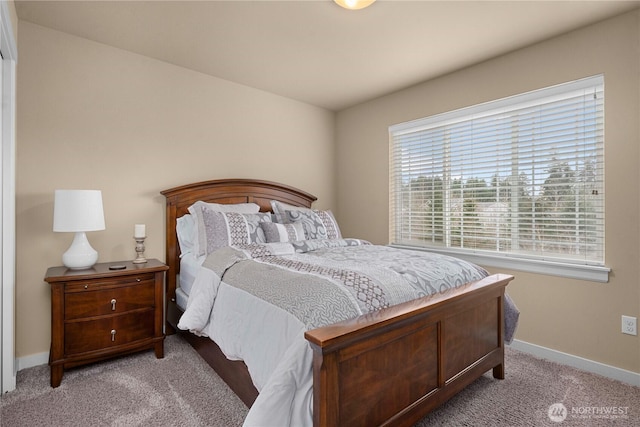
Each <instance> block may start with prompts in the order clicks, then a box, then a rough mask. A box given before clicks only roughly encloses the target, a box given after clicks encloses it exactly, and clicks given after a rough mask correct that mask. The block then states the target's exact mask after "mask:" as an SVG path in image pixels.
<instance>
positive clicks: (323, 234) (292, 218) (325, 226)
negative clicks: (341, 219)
mask: <svg viewBox="0 0 640 427" xmlns="http://www.w3.org/2000/svg"><path fill="white" fill-rule="evenodd" d="M286 213H287V220H288V221H289V222H300V223H302V228H303V229H304V235H305V238H306V239H307V240H314V239H341V238H342V234H341V233H340V227H338V223H337V222H336V219H335V217H334V216H333V213H332V212H331V211H318V210H315V209H309V210H304V211H302V210H300V211H286Z"/></svg>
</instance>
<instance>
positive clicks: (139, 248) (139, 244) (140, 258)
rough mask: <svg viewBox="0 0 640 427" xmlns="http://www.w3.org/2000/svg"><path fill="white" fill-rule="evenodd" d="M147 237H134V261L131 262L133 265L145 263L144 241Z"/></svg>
mask: <svg viewBox="0 0 640 427" xmlns="http://www.w3.org/2000/svg"><path fill="white" fill-rule="evenodd" d="M146 238H147V237H146V236H145V237H134V238H133V239H134V240H135V241H136V254H137V256H136V259H134V260H133V263H134V264H144V263H145V262H147V259H146V258H145V257H144V239H146Z"/></svg>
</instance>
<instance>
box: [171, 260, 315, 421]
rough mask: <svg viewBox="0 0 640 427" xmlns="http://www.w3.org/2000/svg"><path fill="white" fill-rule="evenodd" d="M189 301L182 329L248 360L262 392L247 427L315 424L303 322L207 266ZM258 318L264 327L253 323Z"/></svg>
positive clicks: (233, 357)
mask: <svg viewBox="0 0 640 427" xmlns="http://www.w3.org/2000/svg"><path fill="white" fill-rule="evenodd" d="M212 283H214V284H215V283H217V285H216V286H212ZM209 302H213V309H212V310H211V312H208V311H207V309H206V307H207V306H209V307H210V305H209ZM188 304H189V307H190V311H189V312H188V313H189V314H188V315H183V316H182V318H181V319H180V323H179V325H178V326H179V327H180V329H188V330H190V331H191V332H193V333H195V334H197V335H204V336H208V337H209V338H211V339H212V340H213V341H215V342H216V343H217V344H218V346H219V347H220V349H221V350H222V352H223V353H224V354H225V356H227V358H229V359H231V360H243V361H244V363H245V364H246V365H247V368H248V369H249V373H250V375H251V379H252V381H253V384H254V385H255V387H256V389H257V390H258V391H259V392H260V394H259V395H258V398H257V399H256V401H255V402H254V404H253V405H252V407H251V409H250V410H249V413H248V415H247V418H246V419H245V422H244V426H245V427H253V426H265V425H277V426H282V427H286V426H303V425H311V424H312V420H313V372H312V360H313V352H312V350H311V347H310V345H309V343H308V342H307V340H306V339H305V338H304V332H305V328H304V325H303V324H302V322H300V321H299V320H298V319H297V318H296V317H295V316H293V315H292V314H290V313H288V312H286V311H284V310H282V309H280V308H279V307H276V306H274V305H272V304H270V303H268V302H266V301H263V300H261V299H259V298H257V297H255V296H253V295H251V294H249V293H247V292H245V291H243V290H240V289H238V288H236V287H233V286H230V285H227V284H226V283H224V282H220V280H219V278H218V277H217V275H216V274H215V273H214V272H213V271H211V270H209V269H207V268H204V267H202V268H200V269H199V272H198V274H197V276H196V280H195V281H194V283H193V287H192V289H191V293H190V296H189V302H188ZM200 307H201V308H202V309H200ZM256 319H260V322H261V324H262V325H263V326H264V327H262V328H255V327H254V326H252V324H253V325H255V323H254V322H256Z"/></svg>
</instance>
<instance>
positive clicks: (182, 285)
mask: <svg viewBox="0 0 640 427" xmlns="http://www.w3.org/2000/svg"><path fill="white" fill-rule="evenodd" d="M205 258H206V257H204V256H203V257H200V258H196V257H195V256H194V255H193V254H191V253H187V254H183V255H182V257H181V258H180V275H179V276H178V288H177V289H176V303H177V304H178V307H180V308H181V309H183V310H184V309H185V308H186V307H187V300H188V299H189V292H191V288H192V286H193V282H194V280H195V279H196V276H197V275H198V270H200V266H201V265H202V263H203V262H204V260H205Z"/></svg>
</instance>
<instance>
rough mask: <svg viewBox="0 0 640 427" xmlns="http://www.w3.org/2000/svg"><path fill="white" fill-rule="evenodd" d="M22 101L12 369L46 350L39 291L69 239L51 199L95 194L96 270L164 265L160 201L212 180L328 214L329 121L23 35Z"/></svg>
mask: <svg viewBox="0 0 640 427" xmlns="http://www.w3.org/2000/svg"><path fill="white" fill-rule="evenodd" d="M18 50H19V62H18V81H17V83H18V87H17V109H18V111H17V188H16V193H17V202H16V205H17V206H16V209H17V212H16V213H17V246H18V247H17V264H18V265H17V277H16V281H17V285H16V299H17V302H16V356H17V357H23V356H28V355H33V354H38V353H42V352H47V351H48V350H49V343H50V335H49V334H50V294H49V287H48V285H47V284H46V283H45V282H44V281H43V278H44V275H45V272H46V269H47V268H48V267H49V266H53V265H60V263H61V255H62V253H63V252H64V251H65V250H66V248H67V247H68V246H69V244H70V243H71V240H72V237H73V236H72V235H71V234H68V233H53V232H52V220H53V217H52V215H53V192H54V190H55V189H57V188H63V189H64V188H66V189H73V188H95V189H101V190H102V192H103V199H104V207H105V218H106V230H105V231H100V232H92V233H88V237H89V240H90V242H91V244H92V245H93V247H94V248H95V249H96V250H97V251H98V252H99V254H100V261H116V260H123V259H133V258H134V257H135V251H134V241H133V239H132V236H133V226H134V224H135V223H145V224H146V225H147V235H148V238H147V241H146V248H147V251H146V255H147V256H148V257H154V258H159V259H161V260H163V259H164V198H163V197H162V196H161V195H160V193H159V192H160V191H161V190H163V189H167V188H171V187H174V186H177V185H182V184H187V183H190V182H196V181H201V180H209V179H217V178H233V177H238V178H259V179H265V180H271V181H278V182H283V183H286V184H289V185H293V186H296V187H299V188H301V189H303V190H305V191H308V192H310V193H312V194H314V195H316V196H317V197H318V198H319V200H318V202H317V205H318V206H319V207H329V208H331V207H333V205H334V204H335V199H334V197H335V195H334V192H333V189H334V188H335V185H336V183H335V178H334V177H335V173H334V145H333V143H334V129H335V123H334V119H335V117H334V114H333V113H331V112H329V111H326V110H323V109H320V108H316V107H313V106H310V105H307V104H303V103H300V102H297V101H293V100H290V99H287V98H283V97H279V96H275V95H272V94H268V93H266V92H262V91H258V90H255V89H252V88H248V87H245V86H241V85H237V84H234V83H230V82H228V81H224V80H220V79H216V78H212V77H209V76H206V75H203V74H199V73H196V72H192V71H189V70H186V69H184V68H179V67H176V66H173V65H169V64H167V63H163V62H159V61H156V60H153V59H150V58H147V57H143V56H139V55H135V54H132V53H129V52H126V51H122V50H119V49H115V48H112V47H108V46H105V45H102V44H98V43H94V42H91V41H88V40H85V39H81V38H77V37H74V36H71V35H68V34H64V33H60V32H56V31H52V30H49V29H46V28H44V27H40V26H37V25H34V24H31V23H28V22H25V21H21V22H20V31H19V44H18Z"/></svg>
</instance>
